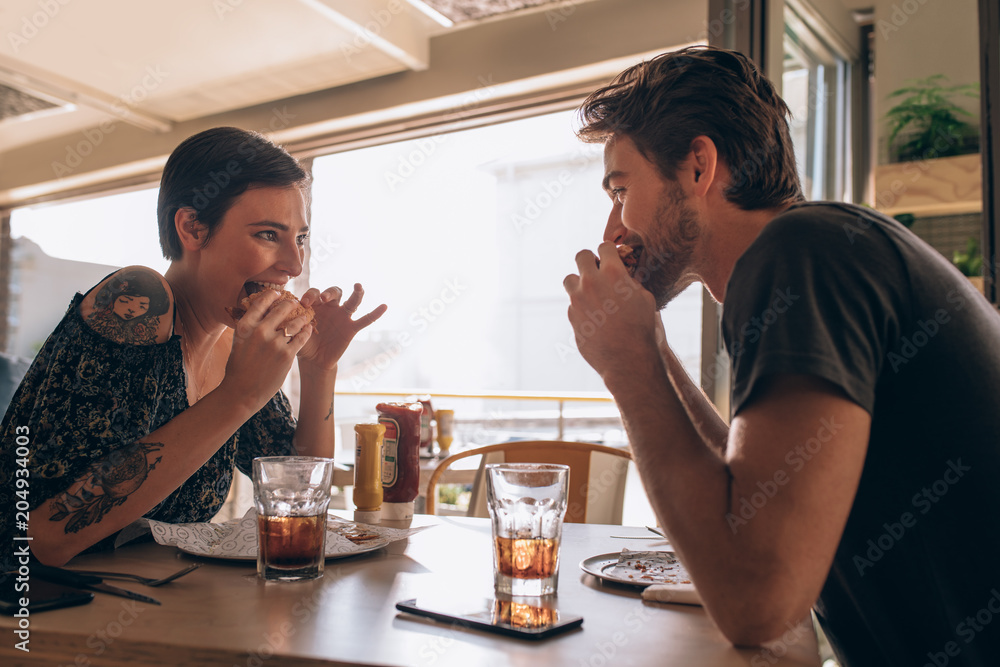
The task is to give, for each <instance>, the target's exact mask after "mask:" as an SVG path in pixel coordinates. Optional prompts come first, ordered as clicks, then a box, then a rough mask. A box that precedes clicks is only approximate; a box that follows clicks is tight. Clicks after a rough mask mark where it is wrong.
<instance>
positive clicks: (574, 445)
mask: <svg viewBox="0 0 1000 667" xmlns="http://www.w3.org/2000/svg"><path fill="white" fill-rule="evenodd" d="M471 456H482V457H483V458H482V461H481V462H480V464H479V471H478V472H477V474H476V481H475V482H474V483H473V487H472V497H471V499H470V501H469V516H488V513H487V511H486V483H485V475H484V466H485V465H486V464H487V463H499V462H507V463H562V464H565V465H568V466H569V469H570V470H569V498H568V499H567V507H566V519H565V520H566V521H567V522H569V523H586V522H587V521H588V520H589V521H591V522H593V523H621V517H622V504H623V499H624V495H625V478H626V476H627V473H628V463H629V461H631V460H632V455H631V454H629V452H628V450H626V449H619V448H617V447H607V446H605V445H598V444H595V443H592V442H566V441H562V440H521V441H515V442H504V443H500V444H496V445H486V446H484V447H476V448H475V449H469V450H466V451H464V452H459V453H457V454H454V455H452V456H449V457H448V458H446V459H445V460H444V461H442V462H441V463H440V464H438V466H437V468H435V470H434V472H433V473H432V474H431V477H430V480H428V482H427V495H426V498H427V500H426V502H427V505H426V511H427V513H428V514H434V512H435V508H436V505H437V484H438V480H440V478H441V475H442V474H444V471H445V470H447V469H448V468H449V467H451V465H452V464H453V463H455V461H458V460H460V459H464V458H468V457H471Z"/></svg>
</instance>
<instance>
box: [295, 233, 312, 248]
mask: <svg viewBox="0 0 1000 667" xmlns="http://www.w3.org/2000/svg"><path fill="white" fill-rule="evenodd" d="M308 238H309V235H308V234H302V235H300V236H298V237H296V239H295V243H297V244H298V245H299V246H304V245H305V244H306V239H308Z"/></svg>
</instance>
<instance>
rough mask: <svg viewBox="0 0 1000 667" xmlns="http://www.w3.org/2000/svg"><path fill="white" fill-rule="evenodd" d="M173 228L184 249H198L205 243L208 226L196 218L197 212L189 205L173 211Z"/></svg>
mask: <svg viewBox="0 0 1000 667" xmlns="http://www.w3.org/2000/svg"><path fill="white" fill-rule="evenodd" d="M174 229H175V230H176V231H177V238H179V239H180V241H181V246H182V247H183V248H184V249H185V250H200V249H201V247H202V246H203V245H205V238H206V236H207V234H208V228H207V227H205V225H204V224H202V222H201V221H200V220H198V212H197V211H196V210H194V209H193V208H191V207H190V206H185V207H184V208H179V209H177V212H176V213H174Z"/></svg>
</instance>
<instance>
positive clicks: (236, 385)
mask: <svg viewBox="0 0 1000 667" xmlns="http://www.w3.org/2000/svg"><path fill="white" fill-rule="evenodd" d="M277 299H278V293H277V292H275V291H273V290H270V291H269V293H267V294H264V295H262V296H260V297H259V298H257V299H255V300H254V301H253V303H251V304H250V307H249V308H248V309H247V312H246V314H245V315H244V316H243V317H242V318H240V320H239V321H238V322H236V323H235V326H234V327H233V349H232V351H231V352H230V354H229V361H228V362H227V363H226V377H225V379H224V380H223V381H222V385H220V388H225V389H226V390H228V391H232V392H233V393H234V395H235V396H236V397H238V399H239V400H241V401H246V402H247V404H248V405H249V406H250V407H252V409H253V411H254V412H256V411H257V410H259V409H260V408H261V407H263V406H264V404H266V403H267V402H268V401H269V400H271V398H272V397H273V396H274V395H275V394H276V393H278V390H279V389H280V388H281V385H282V383H283V382H284V381H285V377H286V376H287V375H288V371H289V369H291V367H292V360H293V359H294V358H295V355H296V354H297V353H298V352H299V351H300V350H301V349H302V347H303V346H304V345H305V344H306V342H307V341H308V340H309V339H310V338H311V337H312V334H313V327H312V326H311V325H307V324H306V322H305V318H304V317H297V318H295V319H294V320H291V321H289V322H288V323H287V324H286V325H284V326H282V322H284V321H285V319H286V318H287V317H288V316H289V315H290V314H291V312H292V311H293V310H294V309H295V308H296V304H295V302H293V301H281V302H279V303H278V304H277V305H275V306H274V308H271V310H270V311H269V310H268V308H270V307H271V305H272V304H274V302H275V301H276V300H277Z"/></svg>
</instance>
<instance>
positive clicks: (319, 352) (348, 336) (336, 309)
mask: <svg viewBox="0 0 1000 667" xmlns="http://www.w3.org/2000/svg"><path fill="white" fill-rule="evenodd" d="M364 294H365V291H364V290H363V289H362V288H361V284H360V283H355V285H354V291H353V292H352V293H351V295H350V296H349V297H347V301H344V303H341V302H340V300H341V298H342V296H343V292H342V291H341V289H340V288H339V287H330V288H329V289H327V290H325V291H323V292H322V293H321V292H320V291H319V290H318V289H316V288H311V289H309V290H308V291H307V292H306V293H305V294H303V295H302V299H301V301H302V305H304V306H311V307H312V309H313V310H314V311H315V312H316V326H315V329H316V331H314V332H313V335H312V336H311V337H310V338H309V340H308V341H307V342H306V344H305V345H304V346H303V347H302V349H301V350H300V351H299V368H300V369H301V368H302V367H303V365H312V366H313V367H314V368H315V369H317V370H323V371H332V370H334V369H335V368H336V367H337V362H339V361H340V357H341V356H342V355H343V354H344V351H345V350H346V349H347V346H348V345H349V344H350V343H351V341H352V340H354V336H355V335H356V334H357V333H358V332H359V331H361V330H362V329H364V328H365V327H367V326H368V325H369V324H371V323H372V322H374V321H375V320H377V319H378V318H380V317H382V314H383V313H385V311H386V305H385V304H382V305H380V306H379V307H378V308H375V309H374V310H372V311H371V312H370V313H368V314H367V315H363V316H362V317H359V318H358V319H356V320H354V319H351V318H352V317H353V316H354V313H355V312H356V311H357V310H358V307H359V306H360V305H361V299H362V297H364Z"/></svg>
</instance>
